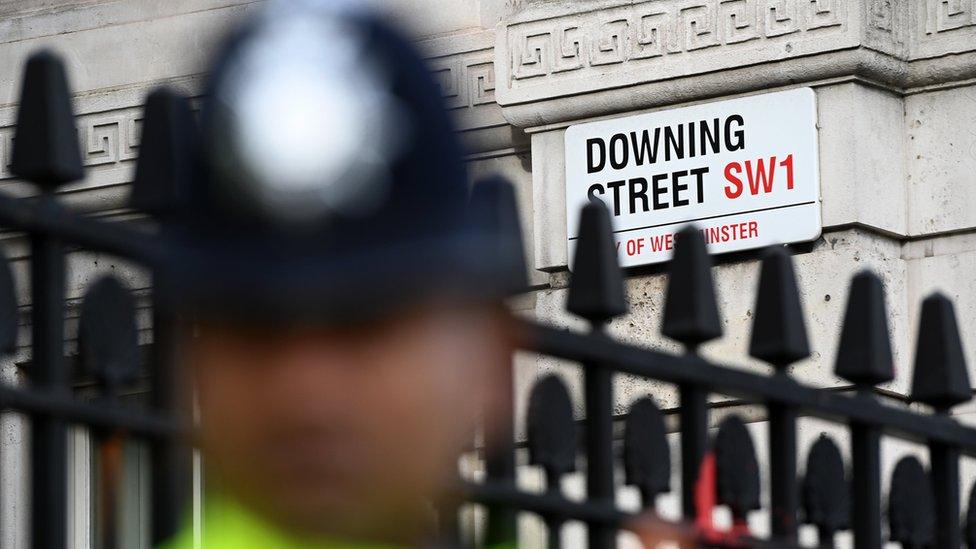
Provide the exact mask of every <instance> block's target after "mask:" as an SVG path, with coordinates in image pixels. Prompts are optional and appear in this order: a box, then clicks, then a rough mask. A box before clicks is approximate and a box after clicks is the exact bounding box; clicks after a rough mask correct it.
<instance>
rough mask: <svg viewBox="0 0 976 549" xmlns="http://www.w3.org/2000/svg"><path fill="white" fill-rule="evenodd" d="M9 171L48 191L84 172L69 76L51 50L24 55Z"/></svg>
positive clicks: (82, 175)
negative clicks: (22, 76) (25, 65)
mask: <svg viewBox="0 0 976 549" xmlns="http://www.w3.org/2000/svg"><path fill="white" fill-rule="evenodd" d="M10 171H11V172H12V173H13V174H14V175H16V176H18V177H21V178H23V179H26V180H27V181H30V182H32V183H34V184H36V185H38V186H39V187H41V188H42V189H44V190H49V191H53V190H54V189H56V188H57V187H58V186H60V185H63V184H65V183H70V182H71V181H76V180H78V179H81V178H82V177H84V170H83V168H82V164H81V148H80V146H79V144H78V130H77V129H76V127H75V117H74V110H73V109H72V107H71V91H70V89H69V88H68V79H67V77H66V75H65V70H64V65H63V63H62V62H61V58H60V57H58V56H57V55H55V54H54V53H53V52H51V51H49V50H41V51H39V52H36V53H34V54H32V55H31V56H30V58H29V59H28V60H27V67H26V68H25V70H24V80H23V83H22V85H21V92H20V106H19V108H18V111H17V129H16V132H15V134H14V144H13V155H12V158H11V162H10Z"/></svg>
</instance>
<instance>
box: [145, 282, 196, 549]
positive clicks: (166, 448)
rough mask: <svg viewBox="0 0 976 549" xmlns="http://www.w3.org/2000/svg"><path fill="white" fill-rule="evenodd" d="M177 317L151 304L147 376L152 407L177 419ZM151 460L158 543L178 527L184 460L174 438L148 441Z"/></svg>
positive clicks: (179, 415)
mask: <svg viewBox="0 0 976 549" xmlns="http://www.w3.org/2000/svg"><path fill="white" fill-rule="evenodd" d="M175 339H176V319H175V318H174V316H173V314H172V313H171V312H169V311H168V310H167V309H166V308H165V306H164V305H162V304H161V300H160V299H158V298H154V303H153V347H152V367H151V372H150V378H151V383H152V407H153V408H154V409H155V410H157V411H159V412H162V413H164V414H167V415H170V416H171V417H174V418H177V419H179V420H184V419H186V411H185V410H183V409H182V408H183V407H182V406H180V400H179V394H178V393H179V391H178V390H177V388H178V386H177V378H176V376H175V375H174V373H175V372H174V368H175V360H174V353H175V348H176V341H175ZM150 455H151V458H150V460H151V463H152V542H153V545H154V546H156V545H159V544H161V543H162V542H164V541H166V540H168V539H169V538H171V537H173V535H175V534H176V532H177V530H178V529H179V526H180V525H179V520H180V516H181V507H182V504H183V501H185V495H186V493H185V490H186V484H187V482H186V479H187V475H186V469H185V466H186V465H187V463H186V462H187V460H186V459H184V451H183V449H182V445H181V444H180V443H179V441H177V440H163V439H154V440H153V441H152V442H151V443H150Z"/></svg>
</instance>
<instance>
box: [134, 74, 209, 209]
mask: <svg viewBox="0 0 976 549" xmlns="http://www.w3.org/2000/svg"><path fill="white" fill-rule="evenodd" d="M196 142H197V139H196V122H195V121H194V120H193V113H192V112H190V104H189V101H188V100H187V99H186V97H184V96H183V95H181V94H179V93H178V92H176V91H175V90H172V89H170V88H166V87H161V88H156V89H155V90H153V91H152V93H150V94H149V96H148V97H147V98H146V107H145V110H144V112H143V123H142V139H141V140H140V142H139V159H138V161H137V163H136V176H135V180H134V181H133V183H132V193H131V194H130V195H129V204H130V205H131V206H132V207H133V208H136V209H138V210H142V211H144V212H146V213H149V214H152V215H155V216H157V217H162V216H166V215H168V214H171V213H174V212H177V211H179V210H180V206H179V204H178V202H179V200H180V198H182V194H183V192H185V189H186V186H187V185H188V184H189V183H190V181H189V180H190V178H191V177H192V176H193V166H192V164H193V156H194V154H195V153H194V151H195V150H196Z"/></svg>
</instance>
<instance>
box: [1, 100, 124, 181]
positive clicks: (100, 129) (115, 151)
mask: <svg viewBox="0 0 976 549" xmlns="http://www.w3.org/2000/svg"><path fill="white" fill-rule="evenodd" d="M76 120H77V125H78V142H79V144H80V146H81V160H82V163H83V164H84V165H85V166H112V165H115V164H119V163H121V162H128V161H131V160H135V158H136V157H137V156H138V151H139V137H140V135H141V133H142V107H141V106H139V107H130V108H124V109H118V110H113V111H108V112H101V113H95V114H84V115H81V116H78V117H77V119H76ZM14 129H15V128H14V126H13V125H12V124H11V125H9V126H4V127H0V180H4V179H11V178H13V174H11V173H10V162H11V159H12V157H11V155H12V153H13V141H14Z"/></svg>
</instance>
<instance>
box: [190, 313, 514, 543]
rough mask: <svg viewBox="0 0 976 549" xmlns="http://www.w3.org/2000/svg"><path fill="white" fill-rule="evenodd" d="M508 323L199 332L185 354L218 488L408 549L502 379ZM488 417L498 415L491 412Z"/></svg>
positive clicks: (277, 512) (478, 316)
mask: <svg viewBox="0 0 976 549" xmlns="http://www.w3.org/2000/svg"><path fill="white" fill-rule="evenodd" d="M507 330H508V321H507V317H506V316H505V315H504V314H503V313H501V312H500V311H499V310H496V309H494V308H491V307H463V308H462V307H446V306H445V307H428V308H424V309H421V310H414V311H412V312H410V313H403V314H398V315H395V316H392V317H389V318H386V319H384V320H383V321H381V322H374V323H369V324H361V325H357V326H354V327H347V328H335V327H323V326H315V327H288V328H281V327H271V326H263V327H254V326H251V327H247V326H241V325H235V324H231V323H226V322H218V321H212V322H203V323H202V325H201V326H200V329H199V334H198V337H196V338H194V339H193V340H192V341H190V342H189V343H188V345H187V347H188V352H189V357H188V358H189V359H190V363H191V364H192V366H193V367H194V371H195V375H196V382H197V384H198V389H199V399H200V412H201V414H200V417H201V422H202V425H201V429H202V440H203V446H204V450H205V452H206V459H207V460H208V461H207V463H208V465H209V466H210V467H211V469H212V474H213V477H216V480H217V481H218V482H220V485H219V487H220V488H221V489H223V490H226V491H228V492H229V493H230V494H231V495H233V496H234V497H236V498H238V499H240V500H241V501H242V502H243V503H245V504H247V505H249V506H251V507H253V508H255V509H256V510H258V511H259V512H261V513H263V514H265V515H266V516H268V517H270V518H272V519H273V520H275V521H277V522H279V523H280V524H282V525H283V526H285V527H287V528H290V529H294V530H298V531H303V532H306V533H313V534H317V533H322V534H330V535H335V536H340V537H353V538H360V539H361V538H363V537H378V538H382V539H395V540H400V541H410V540H412V539H415V536H417V535H419V534H420V532H419V531H418V529H419V528H423V527H425V526H426V524H425V521H426V519H427V518H428V516H427V515H428V513H429V506H428V505H427V504H426V503H425V502H424V501H423V500H424V499H426V498H431V497H436V496H437V495H438V494H441V493H443V491H444V490H445V489H446V488H447V487H448V486H449V483H450V480H451V476H452V474H454V473H455V472H456V470H457V461H456V457H457V454H458V451H459V449H461V448H462V447H464V446H466V445H470V444H471V442H472V440H473V439H472V432H473V428H474V426H475V423H476V418H477V417H479V416H480V414H481V412H482V410H483V409H484V406H486V405H487V406H489V411H491V410H492V408H491V403H492V402H496V401H495V400H494V398H495V397H497V396H498V391H501V390H510V387H504V388H503V387H501V385H500V384H499V383H498V382H497V375H498V373H499V372H501V371H502V369H503V368H508V367H510V360H511V354H510V353H511V349H510V347H509V334H508V331H507ZM495 415H496V416H497V415H499V414H495Z"/></svg>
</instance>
